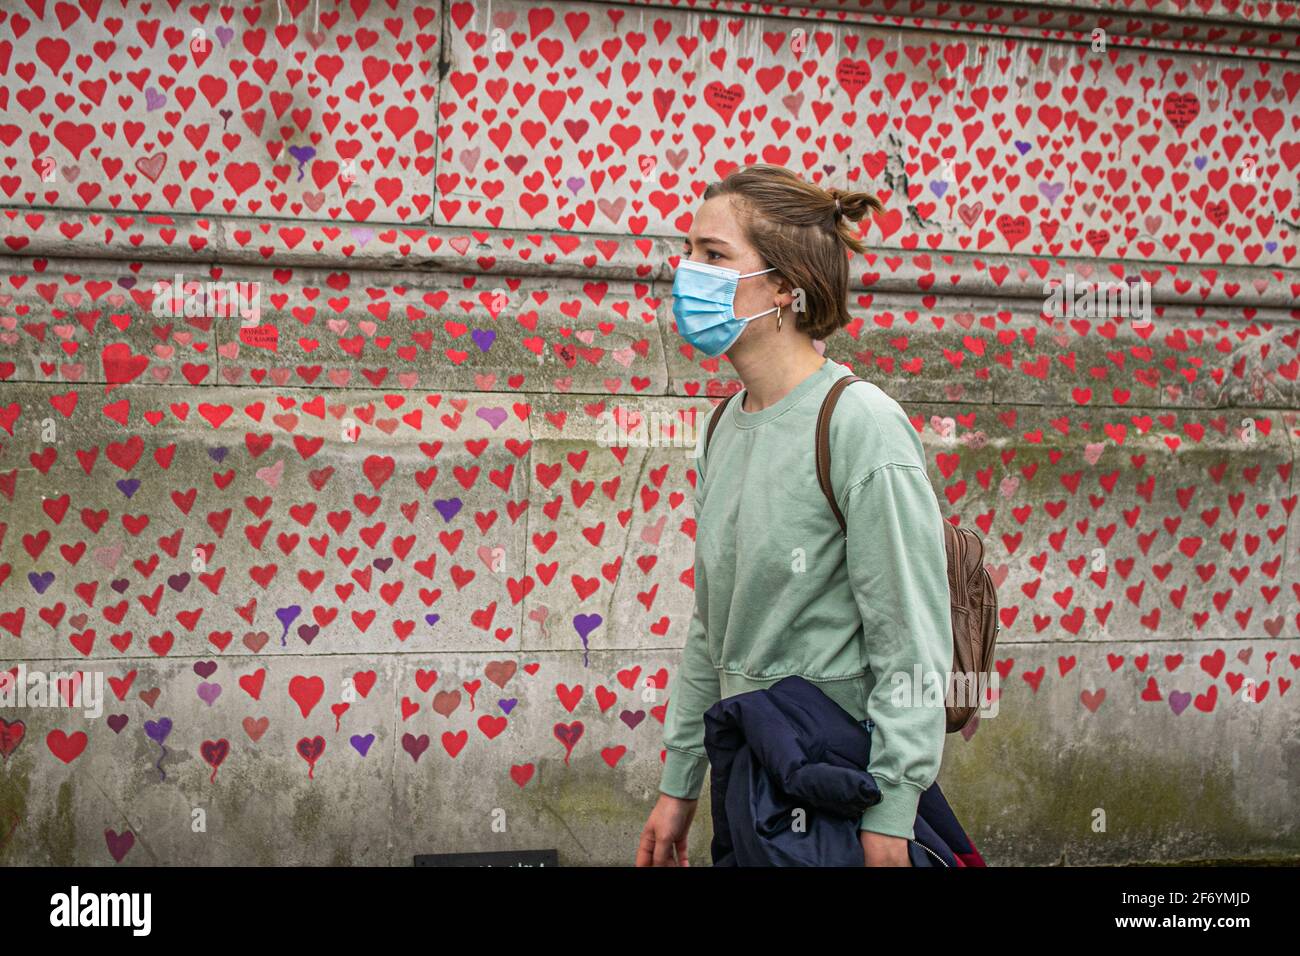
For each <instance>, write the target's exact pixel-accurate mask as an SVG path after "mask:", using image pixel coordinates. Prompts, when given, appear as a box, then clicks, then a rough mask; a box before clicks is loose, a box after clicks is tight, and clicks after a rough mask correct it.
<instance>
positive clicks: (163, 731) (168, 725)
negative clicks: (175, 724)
mask: <svg viewBox="0 0 1300 956" xmlns="http://www.w3.org/2000/svg"><path fill="white" fill-rule="evenodd" d="M144 732H145V733H146V734H147V735H148V737H149V739H150V740H152V741H153V742H154V743H157V744H161V743H162V742H163V741H164V740H166V739H167V735H168V734H170V733H171V732H172V719H171V718H170V717H161V718H159V719H158V720H146V721H145V722H144Z"/></svg>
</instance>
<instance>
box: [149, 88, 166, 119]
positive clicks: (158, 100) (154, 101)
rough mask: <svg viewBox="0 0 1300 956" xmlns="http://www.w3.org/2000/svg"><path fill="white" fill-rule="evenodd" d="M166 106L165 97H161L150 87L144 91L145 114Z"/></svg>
mask: <svg viewBox="0 0 1300 956" xmlns="http://www.w3.org/2000/svg"><path fill="white" fill-rule="evenodd" d="M166 105H167V97H165V96H163V95H162V94H161V93H159V92H158V91H157V90H155V89H154V88H153V87H152V86H151V87H149V88H147V89H146V90H145V91H144V108H145V112H146V113H149V112H152V111H154V110H158V109H162V108H163V107H164V106H166Z"/></svg>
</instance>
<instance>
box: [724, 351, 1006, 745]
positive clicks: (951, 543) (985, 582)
mask: <svg viewBox="0 0 1300 956" xmlns="http://www.w3.org/2000/svg"><path fill="white" fill-rule="evenodd" d="M862 381H865V379H861V378H858V376H856V375H844V376H842V377H840V378H838V379H836V380H835V383H834V384H833V385H831V387H830V390H829V391H828V392H827V393H826V398H825V400H823V402H822V407H821V411H820V412H819V413H818V415H817V445H816V456H817V480H818V481H819V482H820V483H821V487H822V492H823V493H824V494H825V495H826V500H827V501H828V502H830V506H831V511H832V512H834V514H835V520H836V521H838V522H839V523H840V531H841V532H843V533H845V534H847V527H846V525H845V523H844V515H843V514H841V513H840V508H839V505H837V504H836V503H835V492H834V491H833V489H832V488H831V412H833V411H834V410H835V403H836V402H838V401H839V398H840V393H841V392H842V391H844V389H845V388H847V387H848V386H849V385H851V384H852V383H853V382H862ZM738 394H739V392H732V393H731V394H730V395H728V396H727V397H726V399H724V400H723V401H722V402H720V403H719V404H718V407H717V408H715V409H714V410H713V414H712V415H711V416H710V417H709V429H708V432H707V433H706V434H705V436H704V450H705V452H706V453H707V452H708V448H709V440H710V439H711V438H712V437H713V429H714V427H715V426H716V425H717V424H718V420H719V419H720V418H721V417H722V410H723V409H724V408H726V406H727V402H729V401H731V400H732V399H733V398H735V397H736V395H738ZM943 533H944V547H945V550H946V551H947V553H948V593H949V594H950V595H951V607H952V674H951V676H950V679H949V680H950V683H949V687H950V689H951V692H952V694H953V701H954V703H951V704H947V705H946V706H945V708H944V710H945V711H946V715H947V731H948V733H950V734H951V733H956V732H957V731H959V730H961V729H962V728H964V727H966V726H967V725H968V724H969V723H970V722H971V720H972V719H973V718H974V717H975V714H976V713H977V712H978V710H979V704H978V703H974V704H972V703H969V702H970V701H978V700H979V697H977V696H976V695H977V694H979V693H982V692H983V691H982V686H987V682H988V678H989V671H990V669H991V668H992V666H993V649H994V646H995V645H996V644H997V639H998V632H999V631H1000V630H1002V625H1001V624H1000V623H999V622H998V595H997V588H996V587H995V585H994V584H993V578H992V577H991V576H990V575H989V572H988V569H987V568H985V567H984V540H983V539H982V538H981V537H980V536H979V535H977V534H976V533H975V532H974V531H972V530H971V529H970V528H958V527H957V526H956V525H954V524H953V523H952V522H951V521H947V520H945V521H944V522H943ZM958 701H960V702H961V703H956V702H958Z"/></svg>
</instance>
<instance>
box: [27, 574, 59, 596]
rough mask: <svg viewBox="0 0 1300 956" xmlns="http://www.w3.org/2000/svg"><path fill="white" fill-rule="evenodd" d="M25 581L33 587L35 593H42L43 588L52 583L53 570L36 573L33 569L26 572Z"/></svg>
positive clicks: (43, 591)
mask: <svg viewBox="0 0 1300 956" xmlns="http://www.w3.org/2000/svg"><path fill="white" fill-rule="evenodd" d="M27 581H28V582H29V583H30V584H31V586H32V588H34V589H35V591H36V593H37V594H44V593H45V589H46V588H48V587H49V586H50V585H51V584H53V583H54V572H53V571H43V572H41V573H40V574H37V573H36V572H35V571H28V572H27Z"/></svg>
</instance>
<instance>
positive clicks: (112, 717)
mask: <svg viewBox="0 0 1300 956" xmlns="http://www.w3.org/2000/svg"><path fill="white" fill-rule="evenodd" d="M129 720H130V718H129V717H127V716H126V714H109V715H108V727H109V729H110V730H112V731H113V733H115V734H120V733H121V732H122V731H124V730H125V729H126V725H127V722H128V721H129Z"/></svg>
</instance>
